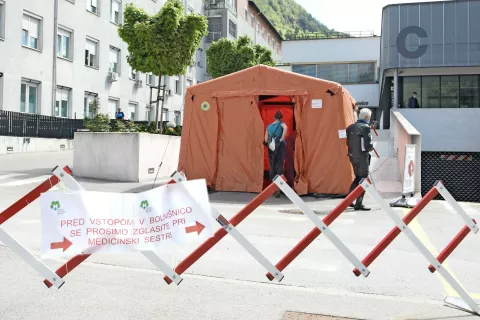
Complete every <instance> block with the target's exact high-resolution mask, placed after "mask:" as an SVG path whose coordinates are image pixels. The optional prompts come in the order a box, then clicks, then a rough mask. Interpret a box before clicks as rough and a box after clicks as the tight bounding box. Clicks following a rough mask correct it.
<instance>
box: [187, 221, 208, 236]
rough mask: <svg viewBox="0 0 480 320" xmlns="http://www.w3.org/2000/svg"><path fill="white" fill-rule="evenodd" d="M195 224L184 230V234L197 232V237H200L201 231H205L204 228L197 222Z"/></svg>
mask: <svg viewBox="0 0 480 320" xmlns="http://www.w3.org/2000/svg"><path fill="white" fill-rule="evenodd" d="M195 222H196V224H195V225H194V226H191V227H186V228H185V232H186V233H192V232H197V233H198V235H200V233H201V232H202V231H203V229H205V226H204V225H203V224H201V223H200V222H198V221H195Z"/></svg>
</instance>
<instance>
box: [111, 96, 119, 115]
mask: <svg viewBox="0 0 480 320" xmlns="http://www.w3.org/2000/svg"><path fill="white" fill-rule="evenodd" d="M118 106H119V101H118V99H116V98H108V117H109V118H110V119H115V114H116V113H117V111H118Z"/></svg>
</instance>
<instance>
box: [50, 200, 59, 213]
mask: <svg viewBox="0 0 480 320" xmlns="http://www.w3.org/2000/svg"><path fill="white" fill-rule="evenodd" d="M50 209H52V210H53V211H57V210H58V209H60V202H59V201H52V203H51V204H50Z"/></svg>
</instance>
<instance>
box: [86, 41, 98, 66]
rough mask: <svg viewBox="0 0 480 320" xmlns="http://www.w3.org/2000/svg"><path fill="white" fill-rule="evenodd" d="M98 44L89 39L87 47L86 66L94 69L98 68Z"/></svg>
mask: <svg viewBox="0 0 480 320" xmlns="http://www.w3.org/2000/svg"><path fill="white" fill-rule="evenodd" d="M97 49H98V42H96V41H94V40H90V39H87V42H86V45H85V65H86V66H88V67H92V68H98V59H97V57H98V55H97Z"/></svg>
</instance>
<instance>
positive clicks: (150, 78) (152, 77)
mask: <svg viewBox="0 0 480 320" xmlns="http://www.w3.org/2000/svg"><path fill="white" fill-rule="evenodd" d="M147 85H149V86H152V87H155V75H154V74H151V73H148V74H147Z"/></svg>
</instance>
